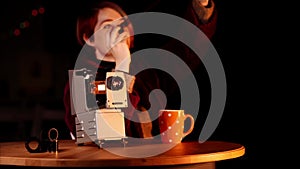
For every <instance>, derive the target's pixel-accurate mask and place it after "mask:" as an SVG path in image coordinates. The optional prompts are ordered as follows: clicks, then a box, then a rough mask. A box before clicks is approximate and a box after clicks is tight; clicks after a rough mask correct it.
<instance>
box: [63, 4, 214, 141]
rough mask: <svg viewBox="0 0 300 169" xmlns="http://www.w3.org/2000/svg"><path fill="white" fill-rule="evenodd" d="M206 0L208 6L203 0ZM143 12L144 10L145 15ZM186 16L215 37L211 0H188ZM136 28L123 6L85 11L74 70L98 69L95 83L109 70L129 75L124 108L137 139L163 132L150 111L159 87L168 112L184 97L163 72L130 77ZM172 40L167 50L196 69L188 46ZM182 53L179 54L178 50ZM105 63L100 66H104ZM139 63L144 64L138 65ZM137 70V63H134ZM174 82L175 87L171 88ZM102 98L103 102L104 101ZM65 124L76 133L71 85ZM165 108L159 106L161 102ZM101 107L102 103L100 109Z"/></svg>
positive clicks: (128, 129)
mask: <svg viewBox="0 0 300 169" xmlns="http://www.w3.org/2000/svg"><path fill="white" fill-rule="evenodd" d="M202 1H203V2H202ZM142 12H143V11H142ZM184 14H185V15H184V18H185V19H187V20H189V21H191V22H193V23H194V24H195V25H196V26H197V27H199V28H200V29H201V30H203V32H204V33H205V34H206V35H207V36H208V37H209V38H210V37H212V35H213V33H214V31H215V26H216V23H215V22H216V12H215V7H214V3H213V1H212V0H201V1H200V0H192V1H189V3H188V5H187V7H186V12H185V13H184ZM133 32H134V31H133V27H132V24H131V23H130V21H129V20H127V18H126V13H125V12H124V10H122V8H121V7H120V6H118V5H117V4H115V3H112V2H105V1H102V2H100V3H98V4H94V5H93V6H92V7H91V8H89V9H88V10H87V11H83V13H81V14H80V16H79V17H78V20H77V39H78V42H79V44H81V45H85V46H86V50H87V51H88V52H85V56H84V57H80V60H79V61H77V64H76V65H75V68H76V69H78V68H87V69H90V70H93V71H97V77H96V80H104V79H105V74H106V72H110V71H121V72H124V74H125V76H126V82H127V84H128V85H127V87H128V92H129V98H130V104H129V105H130V106H129V107H128V108H125V109H124V112H125V117H126V118H125V127H126V135H127V136H129V137H137V138H151V137H152V136H153V135H157V134H159V129H158V126H157V120H156V119H155V117H157V115H156V113H158V112H148V110H149V108H150V107H151V103H150V101H149V95H150V93H151V91H153V90H154V89H161V90H162V91H164V92H165V94H166V97H167V101H168V102H167V103H166V108H170V109H171V108H172V109H177V108H178V106H179V105H180V94H178V93H179V92H178V86H177V85H176V82H174V80H173V79H172V77H170V76H169V75H167V74H166V73H164V72H161V71H157V70H147V71H143V72H140V73H138V74H137V75H135V76H132V75H130V69H131V68H130V67H131V66H130V64H131V60H132V59H134V58H132V57H131V50H132V51H133V50H136V49H134V48H133V47H134V46H135V45H133V44H134V41H133V40H134V36H133ZM173 42H174V41H168V42H167V43H166V44H165V45H164V46H163V47H162V48H165V49H170V50H171V51H174V53H176V54H181V55H182V56H184V57H185V58H183V60H184V61H187V63H188V64H189V66H190V68H191V69H193V70H197V65H199V63H198V62H199V61H196V60H195V61H194V60H193V59H196V57H195V56H193V55H194V54H193V52H191V51H190V50H189V49H187V48H186V47H185V48H184V47H183V48H182V47H181V46H177V45H176V43H173ZM178 49H180V50H178ZM99 61H101V62H99ZM134 64H143V63H142V62H134ZM134 66H136V65H134ZM170 84H172V85H170ZM99 99H100V100H101V98H99ZM64 104H65V110H66V114H65V121H66V124H67V126H68V128H69V129H70V131H71V133H72V134H73V135H75V134H76V133H75V124H74V116H72V115H71V108H70V88H69V84H68V83H67V84H66V87H65V91H64ZM158 104H160V103H158ZM100 106H101V105H100Z"/></svg>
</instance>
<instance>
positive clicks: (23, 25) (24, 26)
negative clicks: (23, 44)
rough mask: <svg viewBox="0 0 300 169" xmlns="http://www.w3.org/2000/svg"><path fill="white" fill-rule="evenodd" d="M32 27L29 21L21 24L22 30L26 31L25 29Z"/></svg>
mask: <svg viewBox="0 0 300 169" xmlns="http://www.w3.org/2000/svg"><path fill="white" fill-rule="evenodd" d="M29 25H30V23H29V22H28V21H24V22H22V23H20V28H21V29H24V28H28V27H29Z"/></svg>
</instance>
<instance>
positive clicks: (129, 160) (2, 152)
mask: <svg viewBox="0 0 300 169" xmlns="http://www.w3.org/2000/svg"><path fill="white" fill-rule="evenodd" d="M24 145H25V142H4V143H0V165H2V166H39V167H75V166H76V167H99V168H100V167H114V168H115V167H130V168H132V167H137V168H141V167H145V166H148V167H149V168H151V167H153V168H158V167H160V168H189V169H190V168H200V169H201V168H210V169H212V168H215V162H216V161H221V160H227V159H233V158H237V157H240V156H243V155H244V153H245V147H244V146H243V145H240V144H237V143H230V142H222V141H206V142H204V143H198V142H183V143H180V144H177V145H176V146H172V147H171V148H170V149H169V150H167V151H166V152H163V153H160V154H157V155H155V156H148V157H146V156H144V155H145V154H147V153H148V152H150V151H152V150H154V149H156V150H160V149H162V148H165V147H166V146H168V145H166V144H159V143H151V144H147V143H146V144H140V145H138V144H132V145H131V144H129V143H128V144H127V145H126V146H125V147H124V146H112V147H111V149H106V148H105V147H103V148H99V147H98V146H97V145H95V144H94V143H91V144H85V145H82V146H80V145H76V144H75V142H74V141H72V140H59V144H58V145H59V146H58V148H59V151H58V152H57V153H54V152H43V153H29V152H28V151H27V150H26V148H25V146H24ZM111 150H115V151H116V152H121V153H122V152H125V153H126V152H131V153H129V154H131V155H132V153H133V155H137V156H138V155H139V154H140V155H141V156H142V157H140V158H136V157H128V156H127V157H126V156H121V155H117V154H116V153H115V152H113V153H112V151H111Z"/></svg>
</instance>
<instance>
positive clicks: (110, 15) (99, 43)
mask: <svg viewBox="0 0 300 169" xmlns="http://www.w3.org/2000/svg"><path fill="white" fill-rule="evenodd" d="M121 18H122V16H121V14H120V13H119V12H117V11H115V10H114V9H111V8H103V9H101V10H99V13H98V21H97V24H96V26H95V28H94V32H95V33H94V43H95V47H96V48H97V49H98V51H99V52H100V53H101V54H102V55H103V54H104V55H107V45H106V44H107V43H108V42H107V41H108V38H107V36H106V37H105V36H104V34H103V33H101V30H103V29H104V28H105V26H109V25H115V26H117V25H119V24H120V22H123V21H122V20H120V19H121ZM116 20H118V21H116ZM124 31H128V32H129V30H128V27H124ZM127 44H128V46H130V40H129V38H128V39H127ZM108 54H109V53H108Z"/></svg>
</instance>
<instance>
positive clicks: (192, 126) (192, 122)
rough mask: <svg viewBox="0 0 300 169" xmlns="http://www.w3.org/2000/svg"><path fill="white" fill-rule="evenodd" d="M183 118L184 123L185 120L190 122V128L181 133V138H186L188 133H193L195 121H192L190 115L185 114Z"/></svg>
mask: <svg viewBox="0 0 300 169" xmlns="http://www.w3.org/2000/svg"><path fill="white" fill-rule="evenodd" d="M184 116H185V118H184V121H185V120H186V119H187V118H190V120H191V126H190V128H189V129H188V130H187V131H186V132H184V133H183V137H185V136H187V135H188V134H190V133H191V132H192V131H193V129H194V124H195V120H194V117H193V116H192V115H190V114H185V115H184Z"/></svg>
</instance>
